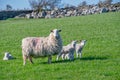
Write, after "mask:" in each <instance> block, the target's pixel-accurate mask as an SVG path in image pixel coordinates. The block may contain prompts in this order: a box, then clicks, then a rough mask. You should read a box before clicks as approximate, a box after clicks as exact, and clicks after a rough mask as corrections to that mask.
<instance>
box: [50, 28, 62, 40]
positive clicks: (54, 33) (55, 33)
mask: <svg viewBox="0 0 120 80" xmlns="http://www.w3.org/2000/svg"><path fill="white" fill-rule="evenodd" d="M51 32H52V33H53V36H54V37H55V38H59V32H61V30H58V29H54V30H51Z"/></svg>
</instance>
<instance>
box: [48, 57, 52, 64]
mask: <svg viewBox="0 0 120 80" xmlns="http://www.w3.org/2000/svg"><path fill="white" fill-rule="evenodd" d="M51 60H52V56H51V55H49V56H48V64H51Z"/></svg>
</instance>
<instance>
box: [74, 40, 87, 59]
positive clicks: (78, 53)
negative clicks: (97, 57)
mask: <svg viewBox="0 0 120 80" xmlns="http://www.w3.org/2000/svg"><path fill="white" fill-rule="evenodd" d="M85 43H86V40H80V43H78V44H76V48H75V50H76V57H77V58H78V57H80V58H82V49H83V47H84V46H85Z"/></svg>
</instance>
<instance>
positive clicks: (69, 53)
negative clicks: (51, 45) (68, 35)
mask: <svg viewBox="0 0 120 80" xmlns="http://www.w3.org/2000/svg"><path fill="white" fill-rule="evenodd" d="M76 42H77V41H72V42H71V43H70V44H68V45H67V46H63V49H62V50H61V52H60V53H59V54H58V56H57V59H56V60H58V59H59V57H60V56H62V60H64V59H70V60H73V59H74V52H75V45H76Z"/></svg>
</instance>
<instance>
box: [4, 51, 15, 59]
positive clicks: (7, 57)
mask: <svg viewBox="0 0 120 80" xmlns="http://www.w3.org/2000/svg"><path fill="white" fill-rule="evenodd" d="M10 59H13V57H12V55H11V54H10V53H9V52H5V55H4V57H3V60H10Z"/></svg>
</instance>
